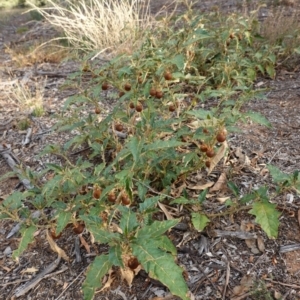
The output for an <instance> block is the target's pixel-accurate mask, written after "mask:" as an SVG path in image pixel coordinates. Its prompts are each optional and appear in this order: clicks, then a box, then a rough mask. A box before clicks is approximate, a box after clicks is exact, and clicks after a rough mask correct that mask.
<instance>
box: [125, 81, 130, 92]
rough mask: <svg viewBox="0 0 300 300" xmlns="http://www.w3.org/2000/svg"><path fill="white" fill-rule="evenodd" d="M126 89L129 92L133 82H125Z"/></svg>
mask: <svg viewBox="0 0 300 300" xmlns="http://www.w3.org/2000/svg"><path fill="white" fill-rule="evenodd" d="M124 90H125V91H127V92H129V91H130V90H131V84H130V83H128V82H127V83H125V85H124Z"/></svg>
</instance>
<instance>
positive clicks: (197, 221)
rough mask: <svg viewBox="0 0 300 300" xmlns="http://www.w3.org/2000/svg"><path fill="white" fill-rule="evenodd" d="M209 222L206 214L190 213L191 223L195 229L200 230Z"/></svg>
mask: <svg viewBox="0 0 300 300" xmlns="http://www.w3.org/2000/svg"><path fill="white" fill-rule="evenodd" d="M209 222H210V220H209V219H208V218H207V216H206V215H204V214H202V213H197V212H194V213H192V223H193V225H194V227H195V229H196V230H198V231H202V230H203V229H204V228H205V227H206V225H207V224H208V223H209Z"/></svg>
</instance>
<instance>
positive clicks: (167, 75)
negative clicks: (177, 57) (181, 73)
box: [164, 71, 172, 80]
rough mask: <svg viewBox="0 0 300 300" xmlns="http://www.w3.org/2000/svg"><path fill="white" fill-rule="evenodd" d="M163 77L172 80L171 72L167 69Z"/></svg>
mask: <svg viewBox="0 0 300 300" xmlns="http://www.w3.org/2000/svg"><path fill="white" fill-rule="evenodd" d="M164 77H165V79H166V80H172V74H171V72H169V71H167V72H166V73H165V74H164Z"/></svg>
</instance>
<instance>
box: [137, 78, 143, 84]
mask: <svg viewBox="0 0 300 300" xmlns="http://www.w3.org/2000/svg"><path fill="white" fill-rule="evenodd" d="M138 83H139V84H142V83H143V78H142V77H141V76H139V78H138Z"/></svg>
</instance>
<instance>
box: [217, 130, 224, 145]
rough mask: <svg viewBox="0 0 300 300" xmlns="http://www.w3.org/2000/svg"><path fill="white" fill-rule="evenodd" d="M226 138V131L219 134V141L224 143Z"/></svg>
mask: <svg viewBox="0 0 300 300" xmlns="http://www.w3.org/2000/svg"><path fill="white" fill-rule="evenodd" d="M225 140H226V134H225V133H224V132H219V133H218V134H217V141H218V142H219V143H223V142H225Z"/></svg>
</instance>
